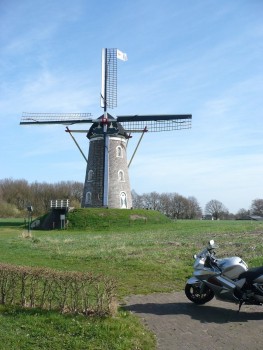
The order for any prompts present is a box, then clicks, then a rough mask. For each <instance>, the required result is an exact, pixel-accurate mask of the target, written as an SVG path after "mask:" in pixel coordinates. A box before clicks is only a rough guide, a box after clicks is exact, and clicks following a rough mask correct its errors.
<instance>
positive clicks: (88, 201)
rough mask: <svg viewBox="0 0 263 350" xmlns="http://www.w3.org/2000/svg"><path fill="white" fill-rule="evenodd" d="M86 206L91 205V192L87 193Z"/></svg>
mask: <svg viewBox="0 0 263 350" xmlns="http://www.w3.org/2000/svg"><path fill="white" fill-rule="evenodd" d="M85 204H91V192H87V193H86V201H85Z"/></svg>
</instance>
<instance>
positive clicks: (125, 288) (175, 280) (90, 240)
mask: <svg viewBox="0 0 263 350" xmlns="http://www.w3.org/2000/svg"><path fill="white" fill-rule="evenodd" d="M122 212H126V215H127V212H128V213H129V215H130V212H132V211H122ZM134 212H135V211H134ZM149 213H150V215H153V216H152V217H148V218H147V220H143V222H141V223H139V224H138V222H136V223H134V222H133V221H132V222H131V223H129V220H128V222H127V218H128V217H126V218H123V219H122V220H121V221H122V223H118V222H117V221H116V222H115V223H114V222H113V219H112V215H111V218H110V222H111V223H110V224H109V225H105V227H106V228H105V227H103V228H102V226H103V225H104V224H102V223H100V225H102V226H100V227H99V225H98V223H97V222H96V220H97V218H96V217H95V218H94V221H93V223H92V225H94V226H93V227H92V225H91V224H90V223H89V225H91V227H90V228H88V229H87V228H86V229H85V230H84V229H79V228H77V225H75V229H74V230H65V231H45V232H44V231H32V233H31V234H32V235H31V236H30V237H27V238H26V236H27V231H26V230H25V229H24V228H23V225H22V226H20V227H19V226H17V225H16V224H14V225H13V226H12V225H11V226H10V225H9V226H8V225H1V222H2V220H1V221H0V262H2V263H12V264H17V265H28V266H45V267H49V268H53V269H59V270H69V271H86V272H92V273H95V274H100V273H102V274H104V275H107V276H111V277H114V278H115V279H116V280H117V285H118V289H117V293H118V297H119V300H121V299H122V298H123V297H125V296H127V295H130V294H133V293H138V294H140V293H153V292H167V291H172V290H177V291H180V290H182V289H183V288H184V284H185V281H186V279H187V278H188V277H189V276H190V275H191V273H192V264H193V259H192V255H193V254H194V253H197V252H199V251H200V250H201V249H203V247H204V245H205V244H206V243H207V241H208V240H210V239H214V240H215V241H216V242H217V243H218V244H219V247H220V248H219V249H218V257H221V256H232V255H238V256H241V257H242V258H243V259H244V260H245V261H246V262H247V263H249V265H250V266H251V267H252V266H258V265H263V223H262V222H255V221H251V222H250V221H199V220H196V221H192V220H189V221H187V220H184V221H183V220H182V221H181V220H178V221H174V222H173V221H168V222H167V220H161V219H160V217H159V219H156V218H155V219H154V214H153V212H152V211H149ZM78 215H80V214H79V213H78ZM134 215H138V216H145V215H142V213H140V214H137V213H136V214H134ZM104 219H105V216H104ZM71 220H72V219H71ZM75 220H76V222H77V221H78V220H80V218H77V217H76V218H75ZM82 220H83V218H82ZM138 220H140V219H138ZM158 220H159V221H158ZM107 221H108V222H109V218H108V217H107V218H106V220H105V221H104V222H107ZM135 221H136V220H135ZM7 222H8V221H7ZM21 224H22V223H21ZM1 310H2V311H1V312H0V331H1V330H2V332H0V334H1V335H0V339H2V342H5V343H8V342H9V343H8V344H12V342H15V341H16V339H18V340H17V341H19V339H20V343H21V344H26V345H25V347H24V348H26V347H27V349H41V346H42V343H43V344H46V346H45V347H44V345H43V348H45V349H49V346H50V345H49V344H48V339H49V338H50V339H53V342H54V344H55V346H57V349H59V348H63V349H67V348H70V349H86V348H87V349H92V350H93V349H153V348H154V345H153V344H154V339H153V337H152V336H151V335H150V334H149V333H148V332H146V331H145V330H144V329H143V327H142V326H140V324H139V323H138V321H135V320H136V319H135V318H134V317H132V316H131V315H129V314H126V313H123V312H119V313H118V315H117V316H116V317H115V318H112V319H101V320H99V319H85V318H82V317H77V318H74V317H69V316H63V315H58V314H56V313H43V312H42V311H41V312H40V311H39V312H37V311H34V310H33V311H32V310H31V311H28V310H27V311H25V310H16V309H14V310H13V309H10V308H2V309H1ZM31 313H34V315H35V316H34V317H31V316H32V315H31ZM14 315H15V316H14ZM30 317H31V318H32V319H33V320H34V319H35V320H37V321H36V325H37V326H36V328H35V331H33V328H32V329H31V328H30V327H29V330H28V328H26V329H27V331H26V330H24V328H23V327H24V326H25V325H26V327H27V325H28V324H30V323H29V321H25V320H28V318H30ZM31 318H30V319H31ZM73 319H77V321H78V322H79V323H78V325H77V323H76V324H75V323H74V322H75V321H73ZM54 320H55V321H54ZM8 324H9V325H8ZM5 327H8V328H9V329H10V332H9V333H8V332H6V331H5V329H6V328H5ZM21 327H22V329H21ZM32 327H33V326H32ZM45 327H46V334H47V335H48V336H46V338H47V340H46V343H45V342H44V340H43V339H42V335H41V334H42V333H41V332H42V331H43V329H44V328H45ZM72 327H73V328H72ZM74 327H75V328H74ZM57 329H59V331H57ZM72 329H73V330H72ZM80 329H82V331H80ZM95 330H96V331H95ZM31 331H32V332H33V335H32V336H27V334H30V332H31ZM56 331H57V336H56ZM34 332H35V333H34ZM74 332H77V335H75V336H74V337H72V334H73V333H74ZM6 333H8V334H6ZM142 333H145V334H144V335H142ZM34 334H36V335H34ZM59 334H62V335H63V336H61V339H59ZM74 334H75V333H74ZM90 334H92V336H91V335H90ZM107 335H108V336H107ZM140 335H141V336H140ZM1 337H2V338H1ZM118 337H121V338H120V339H121V340H122V341H119V340H118V339H119V338H118ZM41 339H42V340H41ZM62 339H64V341H65V343H63V344H64V345H63V344H62V343H61V342H62V341H63V340H62ZM87 339H89V341H88V344H90V345H89V347H85V346H84V345H83V344H85V342H86V344H87ZM110 339H113V340H112V341H111V340H110ZM105 342H106V343H105ZM51 343H52V341H50V344H51ZM14 344H15V343H14ZM56 344H58V345H56ZM105 344H109V345H107V346H108V347H106V345H105ZM124 344H125V345H124ZM147 344H148V345H147ZM121 346H123V347H121ZM8 348H10V349H12V347H11V346H9V347H8ZM13 348H14V349H16V348H17V347H16V346H15V345H14V347H13ZM50 348H51V347H50ZM52 348H53V349H56V347H54V346H53V347H52ZM19 349H23V347H20V348H19Z"/></svg>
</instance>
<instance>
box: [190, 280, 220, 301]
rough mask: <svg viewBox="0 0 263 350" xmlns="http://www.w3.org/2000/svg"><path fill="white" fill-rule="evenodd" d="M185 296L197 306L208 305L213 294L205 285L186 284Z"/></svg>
mask: <svg viewBox="0 0 263 350" xmlns="http://www.w3.org/2000/svg"><path fill="white" fill-rule="evenodd" d="M184 291H185V295H186V296H187V298H188V299H189V300H191V301H192V302H193V303H195V304H198V305H203V304H205V303H208V302H209V301H210V300H212V299H213V297H214V292H213V291H212V289H210V288H209V287H208V286H206V285H205V284H203V285H202V288H201V286H200V284H188V283H187V284H186V286H185V290H184Z"/></svg>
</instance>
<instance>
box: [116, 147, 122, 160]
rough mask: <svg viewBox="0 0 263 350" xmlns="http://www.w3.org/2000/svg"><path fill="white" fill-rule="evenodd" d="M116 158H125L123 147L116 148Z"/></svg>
mask: <svg viewBox="0 0 263 350" xmlns="http://www.w3.org/2000/svg"><path fill="white" fill-rule="evenodd" d="M116 156H117V157H118V158H122V157H123V152H122V148H121V146H117V147H116Z"/></svg>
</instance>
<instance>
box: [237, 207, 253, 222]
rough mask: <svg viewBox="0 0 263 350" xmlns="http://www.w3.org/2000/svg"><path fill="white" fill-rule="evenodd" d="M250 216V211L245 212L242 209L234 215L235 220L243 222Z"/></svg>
mask: <svg viewBox="0 0 263 350" xmlns="http://www.w3.org/2000/svg"><path fill="white" fill-rule="evenodd" d="M249 215H250V211H249V210H246V209H244V208H241V209H239V211H238V212H237V213H236V219H237V220H244V219H247V218H248V216H249Z"/></svg>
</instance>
